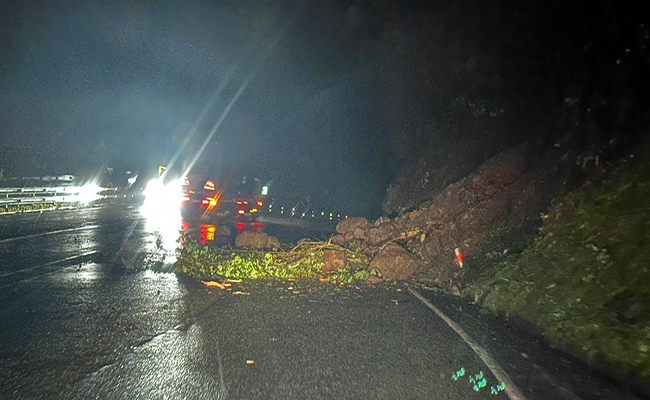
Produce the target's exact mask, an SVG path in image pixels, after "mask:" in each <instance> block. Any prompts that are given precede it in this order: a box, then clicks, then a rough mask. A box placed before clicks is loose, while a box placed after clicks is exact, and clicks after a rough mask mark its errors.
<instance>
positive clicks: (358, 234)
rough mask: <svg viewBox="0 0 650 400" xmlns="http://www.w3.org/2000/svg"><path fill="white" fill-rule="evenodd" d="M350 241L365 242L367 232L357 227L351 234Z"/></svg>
mask: <svg viewBox="0 0 650 400" xmlns="http://www.w3.org/2000/svg"><path fill="white" fill-rule="evenodd" d="M352 239H357V240H362V241H366V240H368V231H367V230H365V229H363V228H361V227H358V228H357V229H355V230H354V231H353V232H352Z"/></svg>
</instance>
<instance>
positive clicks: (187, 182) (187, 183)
mask: <svg viewBox="0 0 650 400" xmlns="http://www.w3.org/2000/svg"><path fill="white" fill-rule="evenodd" d="M183 185H184V186H190V180H189V179H187V176H186V177H185V178H183Z"/></svg>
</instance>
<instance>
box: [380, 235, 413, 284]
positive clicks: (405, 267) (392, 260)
mask: <svg viewBox="0 0 650 400" xmlns="http://www.w3.org/2000/svg"><path fill="white" fill-rule="evenodd" d="M419 266H420V261H419V260H418V259H417V258H415V256H413V255H412V254H411V253H409V252H408V251H406V250H404V249H403V248H402V247H400V246H399V245H397V244H395V243H389V244H387V245H386V247H384V248H383V249H382V250H381V251H380V252H379V254H377V256H376V257H375V258H374V259H373V260H372V262H371V263H370V268H371V269H372V268H375V269H377V271H379V272H380V273H381V275H382V277H383V278H384V279H393V280H404V279H408V278H410V277H411V276H413V274H414V273H415V271H417V269H418V267H419Z"/></svg>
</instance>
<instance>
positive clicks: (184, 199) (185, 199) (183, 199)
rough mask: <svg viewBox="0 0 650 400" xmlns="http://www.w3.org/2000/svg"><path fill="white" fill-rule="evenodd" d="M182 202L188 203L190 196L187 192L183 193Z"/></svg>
mask: <svg viewBox="0 0 650 400" xmlns="http://www.w3.org/2000/svg"><path fill="white" fill-rule="evenodd" d="M182 201H190V195H189V194H188V193H187V192H183V197H182Z"/></svg>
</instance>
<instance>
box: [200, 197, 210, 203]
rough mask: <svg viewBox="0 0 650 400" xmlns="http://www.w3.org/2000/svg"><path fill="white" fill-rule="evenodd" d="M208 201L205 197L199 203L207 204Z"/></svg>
mask: <svg viewBox="0 0 650 400" xmlns="http://www.w3.org/2000/svg"><path fill="white" fill-rule="evenodd" d="M209 202H210V199H209V198H207V197H206V198H205V199H203V201H202V202H201V204H208V203H209Z"/></svg>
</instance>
